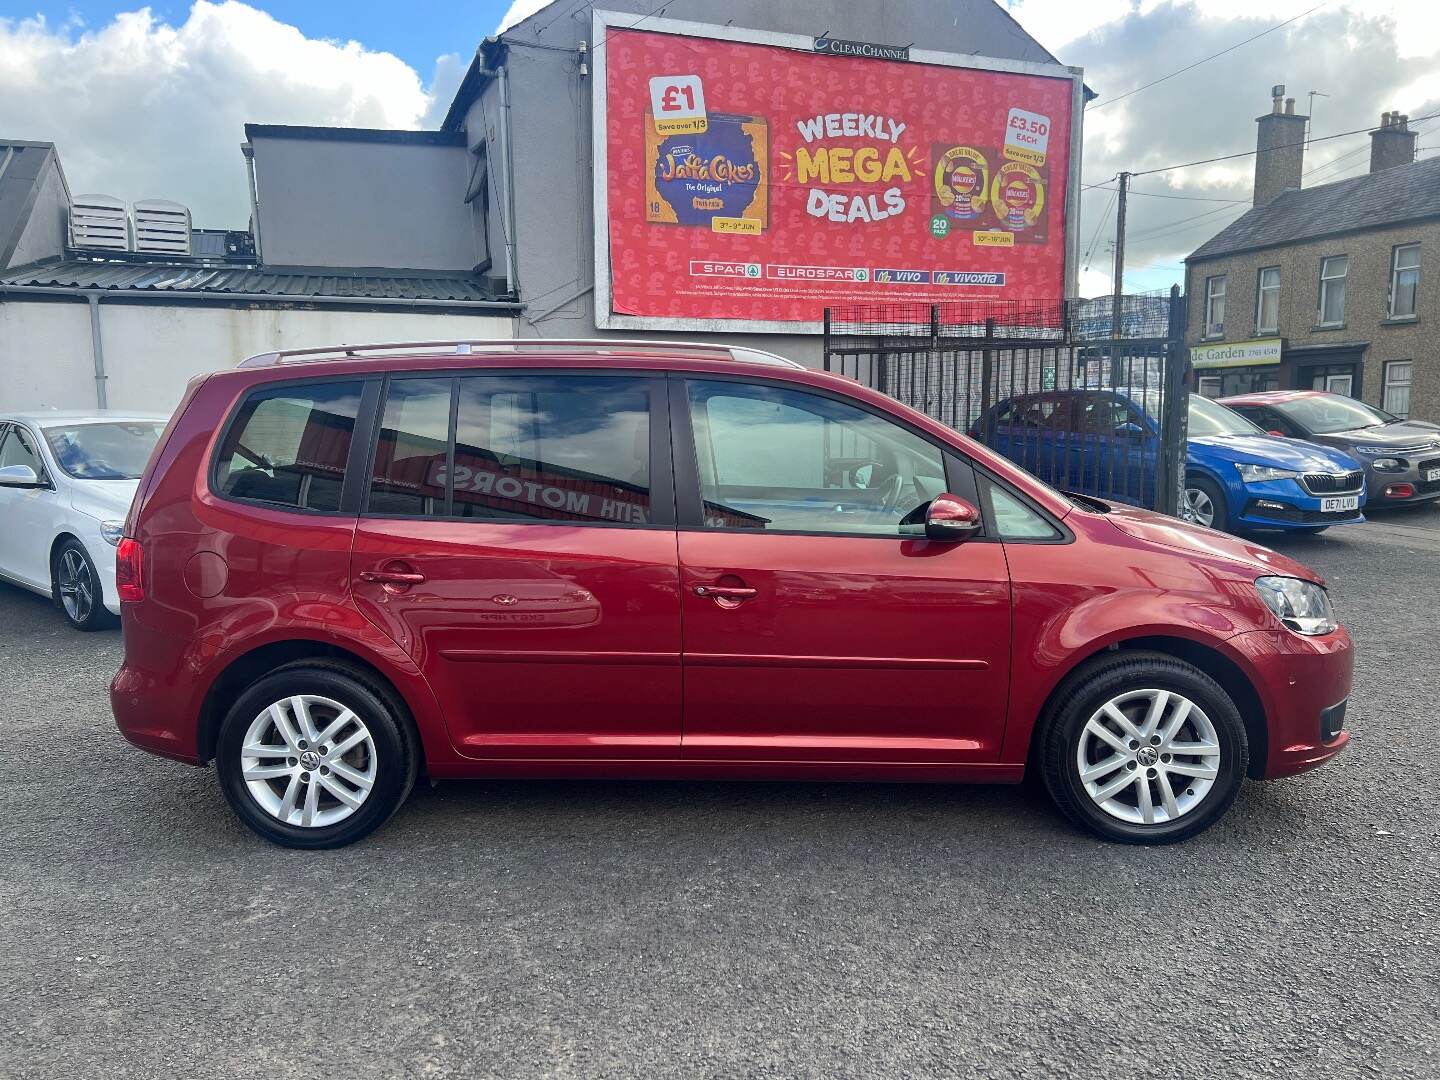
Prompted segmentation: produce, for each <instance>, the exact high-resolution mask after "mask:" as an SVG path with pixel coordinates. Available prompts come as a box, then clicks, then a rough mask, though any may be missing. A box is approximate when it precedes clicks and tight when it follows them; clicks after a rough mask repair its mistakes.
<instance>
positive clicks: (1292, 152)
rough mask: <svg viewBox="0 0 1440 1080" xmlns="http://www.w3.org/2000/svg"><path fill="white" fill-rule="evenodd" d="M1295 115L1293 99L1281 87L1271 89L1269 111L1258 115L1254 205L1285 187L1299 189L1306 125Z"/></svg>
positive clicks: (1302, 167) (1302, 119) (1258, 204)
mask: <svg viewBox="0 0 1440 1080" xmlns="http://www.w3.org/2000/svg"><path fill="white" fill-rule="evenodd" d="M1309 119H1310V118H1309V117H1308V116H1300V115H1298V114H1297V113H1296V112H1295V99H1294V98H1287V97H1286V96H1285V87H1284V85H1283V84H1282V85H1277V86H1273V87H1271V88H1270V111H1269V112H1268V113H1266V114H1265V115H1264V116H1257V117H1256V118H1255V123H1256V124H1257V125H1258V127H1259V131H1258V132H1257V137H1256V149H1257V151H1258V153H1256V155H1255V205H1256V206H1264V205H1265V204H1266V203H1268V202H1270V201H1271V200H1272V199H1274V198H1275V196H1277V195H1279V194H1280V193H1281V192H1282V191H1284V190H1286V189H1287V188H1298V187H1299V186H1300V174H1301V173H1302V172H1304V170H1305V122H1306V121H1307V120H1309Z"/></svg>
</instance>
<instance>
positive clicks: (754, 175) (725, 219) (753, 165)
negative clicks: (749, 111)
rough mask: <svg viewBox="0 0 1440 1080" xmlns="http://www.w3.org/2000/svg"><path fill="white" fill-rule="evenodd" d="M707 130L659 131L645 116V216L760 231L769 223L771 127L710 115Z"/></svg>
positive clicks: (750, 118) (718, 228)
mask: <svg viewBox="0 0 1440 1080" xmlns="http://www.w3.org/2000/svg"><path fill="white" fill-rule="evenodd" d="M708 121H709V122H708V124H707V126H706V130H705V131H703V132H698V133H686V134H679V135H661V134H660V133H658V132H657V131H656V130H655V122H654V118H653V117H652V116H651V115H650V114H649V113H646V114H645V220H646V221H650V222H655V223H657V224H663V225H691V226H698V227H700V228H706V229H709V230H711V231H712V232H728V233H745V234H751V235H755V234H759V233H762V232H764V231H765V229H766V227H767V226H768V225H769V210H770V208H769V182H768V181H769V174H770V142H769V138H770V134H769V125H768V124H767V123H766V121H765V118H764V117H761V116H739V115H735V114H732V113H711V114H710V115H709V117H708Z"/></svg>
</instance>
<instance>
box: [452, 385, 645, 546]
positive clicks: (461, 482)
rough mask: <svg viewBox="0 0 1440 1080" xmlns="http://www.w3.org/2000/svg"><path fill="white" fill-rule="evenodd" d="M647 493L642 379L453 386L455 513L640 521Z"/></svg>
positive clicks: (624, 522) (614, 522)
mask: <svg viewBox="0 0 1440 1080" xmlns="http://www.w3.org/2000/svg"><path fill="white" fill-rule="evenodd" d="M650 489H651V477H650V384H649V381H648V380H641V379H632V378H623V377H621V378H608V377H589V376H578V375H521V376H513V375H476V376H467V377H465V378H462V379H461V380H460V386H459V402H458V404H457V407H456V434H455V478H454V484H453V496H452V498H453V510H452V513H453V514H455V515H457V516H459V517H468V518H490V519H497V520H503V521H517V520H518V521H526V520H530V521H574V522H584V523H589V524H612V525H646V524H649V523H650V522H651V521H652V520H653V507H652V504H651V490H650Z"/></svg>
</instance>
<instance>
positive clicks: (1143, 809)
mask: <svg viewBox="0 0 1440 1080" xmlns="http://www.w3.org/2000/svg"><path fill="white" fill-rule="evenodd" d="M1075 768H1076V769H1077V770H1078V772H1079V775H1080V782H1081V784H1082V785H1083V786H1084V788H1085V791H1086V793H1087V794H1088V795H1089V796H1090V798H1091V800H1092V801H1093V802H1094V803H1095V805H1096V806H1098V807H1099V808H1100V809H1101V810H1103V811H1104V812H1105V813H1106V814H1109V815H1110V816H1111V817H1114V818H1117V819H1119V820H1121V821H1125V822H1129V823H1131V824H1135V825H1156V824H1163V823H1166V822H1171V821H1175V820H1177V819H1179V818H1181V817H1184V816H1185V815H1186V814H1188V813H1190V812H1191V811H1193V810H1194V809H1195V808H1196V807H1197V806H1199V805H1200V804H1201V803H1202V802H1203V801H1204V800H1205V797H1206V796H1207V795H1208V794H1209V793H1210V791H1211V789H1212V788H1213V787H1214V786H1215V780H1216V777H1218V776H1219V775H1220V740H1219V737H1218V736H1217V735H1216V732H1215V725H1214V724H1213V723H1212V722H1211V721H1210V718H1209V717H1208V716H1206V715H1205V712H1204V710H1203V709H1201V708H1200V706H1199V705H1197V704H1196V703H1195V702H1193V701H1191V700H1190V699H1189V698H1187V697H1185V696H1184V695H1183V694H1178V693H1175V692H1174V691H1170V690H1129V691H1126V692H1125V693H1123V694H1119V695H1117V696H1116V697H1113V698H1111V699H1110V700H1109V701H1107V702H1105V704H1103V705H1101V706H1100V708H1098V709H1096V710H1095V712H1094V713H1093V714H1092V715H1091V717H1090V719H1089V720H1088V721H1087V722H1086V724H1085V727H1084V728H1083V729H1082V730H1081V733H1080V741H1079V745H1078V746H1077V747H1076V751H1075Z"/></svg>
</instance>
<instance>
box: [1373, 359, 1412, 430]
mask: <svg viewBox="0 0 1440 1080" xmlns="http://www.w3.org/2000/svg"><path fill="white" fill-rule="evenodd" d="M1411 363H1412V362H1411V361H1409V360H1391V361H1390V362H1389V363H1388V364H1386V365H1385V398H1384V400H1383V401H1382V402H1381V403H1380V407H1381V408H1383V409H1384V410H1385V411H1386V412H1388V413H1394V414H1395V415H1396V416H1398V417H1400V419H1402V420H1405V419H1408V418H1409V416H1410V370H1411Z"/></svg>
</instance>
